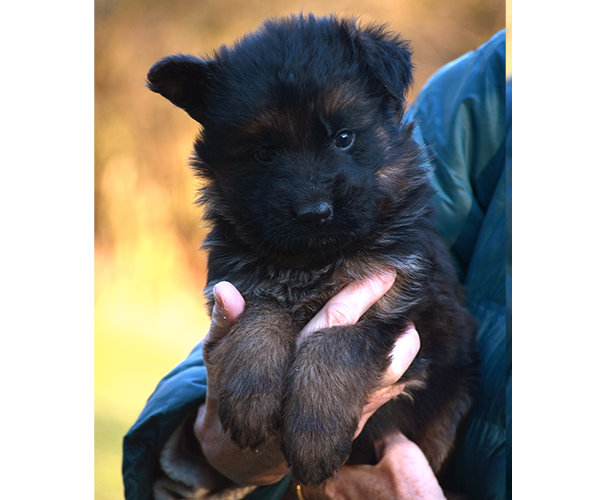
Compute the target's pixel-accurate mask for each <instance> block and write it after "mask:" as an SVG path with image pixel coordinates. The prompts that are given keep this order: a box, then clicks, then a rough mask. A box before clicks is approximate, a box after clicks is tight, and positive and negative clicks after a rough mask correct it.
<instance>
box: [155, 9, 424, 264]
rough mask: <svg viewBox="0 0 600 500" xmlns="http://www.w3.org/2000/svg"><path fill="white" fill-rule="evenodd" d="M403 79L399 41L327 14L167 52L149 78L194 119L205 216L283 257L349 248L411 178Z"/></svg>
mask: <svg viewBox="0 0 600 500" xmlns="http://www.w3.org/2000/svg"><path fill="white" fill-rule="evenodd" d="M411 80H412V67H411V56H410V50H409V47H408V44H407V42H405V41H402V40H400V39H399V38H397V37H396V36H395V35H392V34H390V33H387V32H386V31H385V29H384V28H383V27H380V26H369V27H360V26H359V25H358V24H357V23H356V22H355V21H353V20H341V19H338V18H337V17H334V16H331V17H326V18H315V17H313V16H308V17H303V16H298V17H291V18H286V19H282V20H276V21H268V22H266V23H265V24H264V25H263V26H262V27H261V28H260V29H259V30H258V31H256V32H255V33H252V34H250V35H248V36H246V37H244V38H242V39H241V40H240V41H238V42H237V43H236V44H235V45H234V46H233V47H221V48H220V49H219V50H218V51H217V52H216V53H215V55H214V57H212V58H207V59H198V58H195V57H191V56H184V55H175V56H171V57H167V58H165V59H162V60H161V61H159V62H157V63H156V64H155V65H154V66H153V67H152V68H151V70H150V72H149V74H148V85H149V87H150V89H151V90H153V91H155V92H158V93H160V94H161V95H163V96H164V97H166V98H167V99H169V100H170V101H171V102H172V103H173V104H175V105H176V106H179V107H181V108H183V109H184V110H185V111H186V112H187V113H188V114H189V115H190V116H191V117H192V118H194V119H195V120H197V121H198V122H199V123H200V124H202V131H201V134H200V136H199V138H198V140H197V141H196V146H195V150H196V161H195V163H194V166H195V169H196V171H197V173H198V175H199V176H201V177H202V178H203V179H204V180H205V181H206V182H205V187H204V190H203V197H202V201H203V202H204V203H206V214H207V217H208V218H209V219H212V220H213V221H219V222H221V223H225V224H228V225H230V226H232V227H233V229H234V232H235V234H236V235H237V236H238V238H240V240H241V241H242V242H243V244H245V245H247V246H248V247H249V248H252V249H255V250H257V251H262V252H268V253H277V254H280V255H290V256H294V257H299V256H301V255H317V254H318V255H331V254H339V252H340V251H343V250H344V249H347V248H356V247H357V246H360V245H358V244H359V242H361V241H364V240H366V239H368V238H369V236H370V235H371V233H372V232H373V231H374V230H375V227H376V226H377V224H378V222H381V218H382V217H385V214H384V213H383V212H382V206H385V204H386V203H388V202H389V200H387V198H389V197H390V195H391V192H392V191H393V192H394V196H401V195H402V190H403V189H404V188H405V184H406V186H407V185H409V184H410V180H409V179H410V178H411V176H412V177H414V175H415V174H414V172H413V173H411V172H410V161H408V160H407V157H408V156H411V155H412V156H415V151H414V150H415V147H414V145H412V143H411V141H410V138H409V136H410V134H409V132H407V130H406V127H405V126H403V125H402V123H401V118H402V115H403V111H404V102H405V100H404V99H405V93H406V90H407V87H408V86H409V85H410V83H411ZM405 181H406V182H405ZM392 184H393V187H390V185H392Z"/></svg>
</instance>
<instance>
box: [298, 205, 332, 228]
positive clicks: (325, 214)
mask: <svg viewBox="0 0 600 500" xmlns="http://www.w3.org/2000/svg"><path fill="white" fill-rule="evenodd" d="M332 215H333V207H332V206H331V205H330V204H329V203H325V202H321V203H317V204H315V205H311V206H308V207H304V208H303V209H301V210H300V211H299V212H298V219H300V220H301V221H302V222H303V223H304V224H306V225H311V226H317V225H319V224H323V222H325V221H326V220H327V219H329V218H331V216H332Z"/></svg>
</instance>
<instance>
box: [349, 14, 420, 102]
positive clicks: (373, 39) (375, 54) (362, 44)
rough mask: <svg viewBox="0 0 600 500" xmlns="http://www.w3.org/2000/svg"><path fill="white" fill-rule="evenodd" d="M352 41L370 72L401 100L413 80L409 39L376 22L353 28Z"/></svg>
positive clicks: (391, 94)
mask: <svg viewBox="0 0 600 500" xmlns="http://www.w3.org/2000/svg"><path fill="white" fill-rule="evenodd" d="M354 42H355V47H356V48H357V50H358V51H359V53H360V54H361V55H362V59H363V61H364V62H365V63H366V65H367V66H368V68H369V71H370V72H371V75H372V76H373V77H374V78H375V79H376V80H377V81H378V82H379V83H380V84H381V85H383V86H384V87H385V89H386V90H387V92H388V93H389V94H390V96H391V97H392V98H394V99H395V100H397V101H399V102H400V103H401V104H402V103H404V100H405V96H406V92H407V90H408V88H409V87H410V86H411V85H412V83H413V76H412V72H413V64H412V50H411V47H410V42H408V41H407V40H402V39H401V38H400V37H398V36H397V35H395V34H393V33H390V32H388V31H386V29H385V26H378V25H371V26H367V27H365V28H357V30H356V31H355V36H354Z"/></svg>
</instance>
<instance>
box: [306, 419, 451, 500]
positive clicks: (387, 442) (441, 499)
mask: <svg viewBox="0 0 600 500" xmlns="http://www.w3.org/2000/svg"><path fill="white" fill-rule="evenodd" d="M375 451H376V454H377V458H378V462H377V464H376V465H345V466H344V467H342V468H341V469H340V471H339V473H338V474H337V475H336V476H335V477H333V478H332V479H330V480H328V481H325V483H323V484H322V485H321V486H319V487H318V488H309V487H305V486H303V487H302V489H301V492H300V494H299V496H301V498H302V497H303V498H304V499H305V500H334V499H335V500H364V499H365V498H368V499H369V500H445V499H446V497H445V496H444V492H443V491H442V488H441V487H440V485H439V483H438V481H437V479H436V477H435V475H434V473H433V471H432V470H431V467H430V466H429V463H428V462H427V458H426V457H425V455H424V454H423V452H422V451H421V449H420V448H419V447H418V446H417V445H416V444H415V443H413V442H412V441H410V440H409V439H408V438H407V437H406V436H404V434H402V433H401V432H399V431H398V432H396V433H394V434H391V435H388V436H386V437H385V438H383V439H381V440H380V441H378V442H377V443H375Z"/></svg>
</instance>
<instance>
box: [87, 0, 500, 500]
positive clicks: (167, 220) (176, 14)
mask: <svg viewBox="0 0 600 500" xmlns="http://www.w3.org/2000/svg"><path fill="white" fill-rule="evenodd" d="M299 11H304V12H314V13H315V14H328V13H331V12H336V13H338V14H348V15H359V16H361V17H362V18H363V19H364V20H365V21H379V22H385V23H389V27H390V29H392V30H394V31H399V32H401V33H402V34H403V36H404V37H405V38H407V39H409V40H412V44H413V50H414V62H415V64H416V74H415V81H416V85H415V87H414V88H413V89H412V91H411V93H410V95H409V101H410V102H412V101H413V100H414V97H415V95H416V94H417V93H418V91H419V89H420V88H421V87H422V86H423V84H424V83H425V82H426V81H427V79H428V78H429V77H430V76H431V75H432V74H433V73H434V72H435V70H437V69H438V68H439V67H441V66H442V65H443V64H445V63H447V62H449V61H451V60H453V59H455V58H456V57H459V56H460V55H462V54H463V53H465V52H467V51H469V50H472V49H474V48H476V47H477V46H479V45H480V44H482V43H484V42H485V41H486V40H487V39H489V38H490V37H491V36H492V35H493V34H494V33H496V32H497V31H499V30H501V29H503V28H504V27H505V26H506V27H507V32H508V34H509V36H510V29H511V21H510V19H511V15H510V14H511V5H510V3H509V4H505V1H504V0H452V1H448V0H394V1H388V0H276V1H275V0H257V1H254V2H253V1H249V0H96V1H95V478H96V481H95V498H96V499H97V500H108V499H111V500H122V499H123V498H124V496H123V486H122V481H121V443H122V438H123V435H124V434H125V433H126V431H127V430H128V428H129V427H130V426H131V425H132V424H133V423H134V421H135V419H136V418H137V416H138V414H139V412H140V411H141V409H142V408H143V405H144V403H145V401H146V399H147V398H148V396H149V395H150V394H151V392H152V390H153V389H154V387H155V386H156V384H157V383H158V381H159V380H160V379H161V378H162V377H163V376H164V375H165V374H166V373H167V372H168V371H170V370H171V369H172V368H173V367H174V366H175V365H176V364H177V363H178V362H179V361H181V360H182V359H183V358H185V356H186V355H187V354H188V353H189V351H191V349H192V348H193V347H194V346H195V345H196V344H197V343H198V342H199V341H200V340H201V338H202V336H203V335H204V333H205V332H206V330H207V328H208V316H207V314H206V311H205V307H204V299H203V297H202V289H203V287H204V283H205V260H204V255H203V254H202V253H201V252H200V251H199V250H198V247H199V245H200V243H201V242H202V239H203V238H204V235H205V229H203V228H202V227H201V226H202V222H201V213H200V209H199V208H198V207H196V206H195V205H194V203H193V202H194V198H195V192H196V190H197V188H198V185H197V183H196V180H195V179H194V178H193V177H192V174H191V171H190V169H189V168H188V158H189V156H190V152H191V149H192V144H193V141H194V138H195V136H196V133H197V124H196V123H195V122H194V121H193V120H191V119H190V118H189V117H188V116H187V115H186V114H185V113H184V112H183V111H181V110H178V109H176V108H174V107H173V106H172V105H171V104H170V103H168V102H167V101H166V100H165V99H163V98H162V97H160V96H158V95H157V94H153V93H152V92H150V91H149V90H147V89H146V88H145V86H144V84H145V77H146V73H147V71H148V69H149V68H150V66H152V64H153V63H154V62H156V61H157V60H158V59H160V58H161V57H164V56H166V55H169V54H172V53H176V52H182V53H189V54H195V55H205V54H209V53H210V52H211V50H212V49H213V48H215V47H217V46H219V45H221V44H224V43H225V44H228V43H231V42H233V41H234V40H235V39H236V38H238V37H240V36H241V35H242V34H244V33H245V32H247V31H250V30H252V29H254V28H256V27H257V26H258V25H259V24H260V23H261V21H262V20H263V19H264V18H265V17H269V16H278V15H286V14H289V13H291V12H299ZM508 47H509V48H508V50H507V52H508V58H507V66H508V71H509V72H510V70H511V58H510V54H511V51H510V44H509V46H508Z"/></svg>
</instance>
